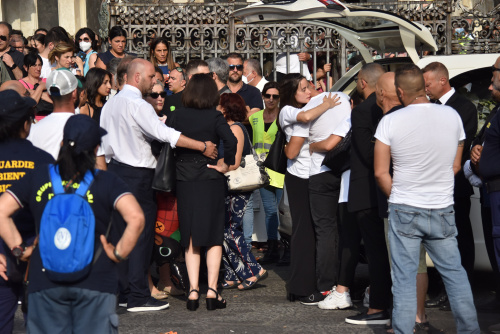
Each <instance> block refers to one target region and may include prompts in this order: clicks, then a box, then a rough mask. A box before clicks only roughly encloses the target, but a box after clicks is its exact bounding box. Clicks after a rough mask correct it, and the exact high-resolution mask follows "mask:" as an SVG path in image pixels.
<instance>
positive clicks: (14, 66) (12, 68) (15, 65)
mask: <svg viewBox="0 0 500 334" xmlns="http://www.w3.org/2000/svg"><path fill="white" fill-rule="evenodd" d="M16 67H17V64H16V63H14V65H12V66H10V67H9V68H10V69H11V70H15V69H16Z"/></svg>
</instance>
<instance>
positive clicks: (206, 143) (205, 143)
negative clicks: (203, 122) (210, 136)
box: [201, 142, 207, 153]
mask: <svg viewBox="0 0 500 334" xmlns="http://www.w3.org/2000/svg"><path fill="white" fill-rule="evenodd" d="M203 144H205V148H204V149H203V151H201V153H205V151H206V150H207V143H206V142H203Z"/></svg>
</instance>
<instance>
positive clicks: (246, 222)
mask: <svg viewBox="0 0 500 334" xmlns="http://www.w3.org/2000/svg"><path fill="white" fill-rule="evenodd" d="M252 194H253V193H252ZM243 235H244V237H245V241H246V242H247V244H248V245H250V246H252V235H253V195H250V199H249V200H248V203H247V206H245V212H244V213H243Z"/></svg>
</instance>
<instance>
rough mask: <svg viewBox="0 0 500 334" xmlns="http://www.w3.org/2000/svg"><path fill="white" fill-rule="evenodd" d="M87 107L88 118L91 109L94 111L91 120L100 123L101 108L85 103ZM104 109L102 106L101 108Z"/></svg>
mask: <svg viewBox="0 0 500 334" xmlns="http://www.w3.org/2000/svg"><path fill="white" fill-rule="evenodd" d="M85 104H86V105H87V107H88V108H89V116H90V108H91V107H92V109H93V110H94V112H93V113H92V116H91V118H92V119H93V120H95V121H96V122H97V124H99V123H100V121H101V111H102V107H97V106H95V105H94V104H93V103H92V104H90V103H89V102H88V101H87V102H86V103H85ZM103 107H104V106H103Z"/></svg>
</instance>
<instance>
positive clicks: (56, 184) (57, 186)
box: [49, 165, 64, 195]
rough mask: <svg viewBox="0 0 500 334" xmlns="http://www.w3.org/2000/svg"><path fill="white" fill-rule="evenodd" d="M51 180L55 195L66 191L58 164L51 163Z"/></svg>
mask: <svg viewBox="0 0 500 334" xmlns="http://www.w3.org/2000/svg"><path fill="white" fill-rule="evenodd" d="M49 173H50V181H51V182H52V190H54V195H58V194H62V193H64V188H63V186H62V180H61V175H59V171H58V168H57V166H56V165H49Z"/></svg>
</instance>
